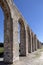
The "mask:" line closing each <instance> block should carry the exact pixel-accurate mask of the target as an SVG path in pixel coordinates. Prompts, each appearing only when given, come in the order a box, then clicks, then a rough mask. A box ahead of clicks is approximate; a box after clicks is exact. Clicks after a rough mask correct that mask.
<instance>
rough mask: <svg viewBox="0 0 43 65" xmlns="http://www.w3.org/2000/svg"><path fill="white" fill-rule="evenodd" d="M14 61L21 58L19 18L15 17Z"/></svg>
mask: <svg viewBox="0 0 43 65" xmlns="http://www.w3.org/2000/svg"><path fill="white" fill-rule="evenodd" d="M12 51H13V57H12V59H13V62H14V61H16V60H19V43H18V20H17V19H16V20H15V19H13V50H12Z"/></svg>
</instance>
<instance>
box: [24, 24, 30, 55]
mask: <svg viewBox="0 0 43 65" xmlns="http://www.w3.org/2000/svg"><path fill="white" fill-rule="evenodd" d="M25 28H26V56H28V43H29V42H28V25H26V26H25Z"/></svg>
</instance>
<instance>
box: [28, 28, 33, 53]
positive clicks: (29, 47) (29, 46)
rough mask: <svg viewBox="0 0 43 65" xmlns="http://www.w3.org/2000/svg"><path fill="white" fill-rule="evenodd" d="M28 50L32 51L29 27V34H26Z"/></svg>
mask: <svg viewBox="0 0 43 65" xmlns="http://www.w3.org/2000/svg"><path fill="white" fill-rule="evenodd" d="M28 42H29V43H28V52H29V53H31V52H32V35H31V29H30V30H29V34H28Z"/></svg>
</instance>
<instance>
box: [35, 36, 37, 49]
mask: <svg viewBox="0 0 43 65" xmlns="http://www.w3.org/2000/svg"><path fill="white" fill-rule="evenodd" d="M34 44H35V50H37V37H36V35H34Z"/></svg>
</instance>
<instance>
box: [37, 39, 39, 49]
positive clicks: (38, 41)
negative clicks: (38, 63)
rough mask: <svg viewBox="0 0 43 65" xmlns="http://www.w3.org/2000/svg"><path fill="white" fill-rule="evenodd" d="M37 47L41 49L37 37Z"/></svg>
mask: <svg viewBox="0 0 43 65" xmlns="http://www.w3.org/2000/svg"><path fill="white" fill-rule="evenodd" d="M37 48H38V49H39V40H38V39H37Z"/></svg>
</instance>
